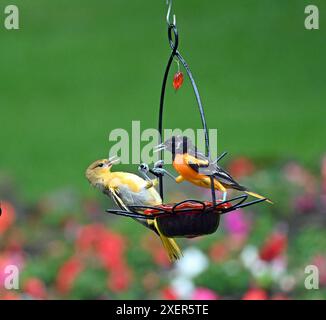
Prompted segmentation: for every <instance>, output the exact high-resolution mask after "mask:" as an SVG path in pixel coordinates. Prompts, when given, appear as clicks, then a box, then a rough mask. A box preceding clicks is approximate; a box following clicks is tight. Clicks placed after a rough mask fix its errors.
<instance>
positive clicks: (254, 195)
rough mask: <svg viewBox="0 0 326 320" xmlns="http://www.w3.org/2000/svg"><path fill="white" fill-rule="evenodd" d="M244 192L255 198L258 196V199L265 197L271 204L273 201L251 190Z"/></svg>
mask: <svg viewBox="0 0 326 320" xmlns="http://www.w3.org/2000/svg"><path fill="white" fill-rule="evenodd" d="M245 193H246V194H248V195H249V196H252V197H255V198H258V199H266V201H267V202H268V203H271V204H273V202H272V201H271V200H269V199H268V198H266V197H263V196H261V195H260V194H258V193H255V192H251V191H245Z"/></svg>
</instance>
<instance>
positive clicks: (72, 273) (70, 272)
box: [56, 257, 83, 293]
mask: <svg viewBox="0 0 326 320" xmlns="http://www.w3.org/2000/svg"><path fill="white" fill-rule="evenodd" d="M82 270H83V265H82V263H81V261H80V260H79V259H77V258H76V257H71V258H70V259H69V260H68V261H66V262H65V263H64V264H63V265H62V266H61V268H60V270H59V272H58V275H57V283H56V285H57V289H58V291H60V292H61V293H68V292H69V291H70V290H71V288H72V286H73V284H74V282H75V280H76V278H77V277H78V275H79V274H80V273H81V272H82Z"/></svg>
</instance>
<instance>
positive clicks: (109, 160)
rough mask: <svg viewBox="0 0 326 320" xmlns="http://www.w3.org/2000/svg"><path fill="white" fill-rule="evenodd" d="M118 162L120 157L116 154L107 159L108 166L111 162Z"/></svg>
mask: <svg viewBox="0 0 326 320" xmlns="http://www.w3.org/2000/svg"><path fill="white" fill-rule="evenodd" d="M118 162H120V158H119V157H117V156H113V157H110V158H109V159H108V164H109V166H112V165H113V164H115V163H118Z"/></svg>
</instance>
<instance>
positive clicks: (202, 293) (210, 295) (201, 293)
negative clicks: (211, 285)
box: [191, 288, 219, 300]
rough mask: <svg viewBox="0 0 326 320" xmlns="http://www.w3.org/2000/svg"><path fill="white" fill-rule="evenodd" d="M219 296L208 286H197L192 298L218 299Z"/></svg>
mask: <svg viewBox="0 0 326 320" xmlns="http://www.w3.org/2000/svg"><path fill="white" fill-rule="evenodd" d="M218 299H219V296H218V295H217V294H216V293H215V292H214V291H212V290H211V289H207V288H196V289H195V291H194V292H193V294H192V296H191V300H218Z"/></svg>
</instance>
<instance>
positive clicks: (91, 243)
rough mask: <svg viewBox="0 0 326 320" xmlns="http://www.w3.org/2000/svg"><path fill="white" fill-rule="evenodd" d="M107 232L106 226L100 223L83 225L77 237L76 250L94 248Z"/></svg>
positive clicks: (81, 250) (82, 250)
mask: <svg viewBox="0 0 326 320" xmlns="http://www.w3.org/2000/svg"><path fill="white" fill-rule="evenodd" d="M105 232H106V230H105V228H104V227H103V226H102V225H100V224H90V225H87V226H83V227H82V228H81V230H80V232H79V234H78V236H77V239H76V250H78V251H79V252H85V251H89V250H93V249H94V248H95V246H96V243H97V242H98V241H99V239H100V238H101V236H102V235H103V234H104V233H105Z"/></svg>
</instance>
